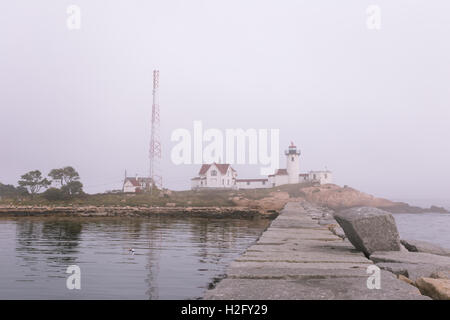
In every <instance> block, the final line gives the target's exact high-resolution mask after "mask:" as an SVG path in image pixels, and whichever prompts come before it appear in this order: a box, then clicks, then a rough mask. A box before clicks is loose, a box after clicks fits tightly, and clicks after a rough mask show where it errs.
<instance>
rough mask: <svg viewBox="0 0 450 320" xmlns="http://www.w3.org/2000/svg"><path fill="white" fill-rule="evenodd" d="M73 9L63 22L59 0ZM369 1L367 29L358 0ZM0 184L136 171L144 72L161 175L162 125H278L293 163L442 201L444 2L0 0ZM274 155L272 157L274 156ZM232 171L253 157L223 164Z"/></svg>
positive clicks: (169, 167)
mask: <svg viewBox="0 0 450 320" xmlns="http://www.w3.org/2000/svg"><path fill="white" fill-rule="evenodd" d="M69 4H75V5H77V6H79V7H80V8H81V29H79V30H69V29H68V27H67V25H66V22H67V21H66V20H67V18H68V14H67V13H66V9H67V6H68V5H69ZM372 4H376V5H378V6H379V7H380V8H381V29H380V30H371V29H369V28H368V27H367V26H366V20H367V13H366V8H367V7H368V6H369V5H372ZM0 10H1V14H2V19H1V20H0V41H1V44H0V147H1V148H0V152H1V155H0V182H2V183H10V184H16V183H17V180H18V179H19V178H20V175H22V174H23V173H25V172H27V171H30V170H34V169H39V170H41V171H42V172H43V173H44V174H47V173H48V172H49V171H50V170H51V169H52V168H57V167H61V166H65V165H72V166H74V167H75V168H76V169H77V170H78V171H79V172H80V175H81V180H82V182H83V184H84V186H85V190H86V191H87V192H92V193H93V192H102V191H104V190H111V189H120V188H121V181H122V179H123V176H124V171H125V170H127V172H128V175H131V176H132V175H135V174H139V175H147V174H148V170H149V159H148V153H149V140H150V116H151V105H152V71H153V69H159V70H160V92H159V101H160V108H161V140H162V144H163V161H162V175H163V183H164V186H165V187H167V188H170V189H176V190H179V189H188V188H189V187H190V178H192V177H194V176H195V175H196V174H197V172H198V170H199V165H178V166H177V165H175V164H173V163H172V162H171V160H170V152H171V149H172V147H173V146H174V145H175V144H176V143H174V142H172V141H171V140H170V136H171V133H172V132H173V131H174V130H176V129H178V128H186V129H189V130H192V129H193V121H196V120H200V121H202V123H203V126H204V127H205V128H217V129H220V130H226V129H228V128H243V129H248V128H256V129H279V130H280V152H282V151H283V150H284V149H285V148H286V147H287V146H288V144H289V143H290V141H293V142H294V143H295V144H296V145H297V146H298V147H299V148H300V149H301V152H302V155H301V172H305V171H309V170H323V169H325V167H327V168H328V169H330V170H332V171H333V175H334V181H335V182H336V183H337V184H340V185H349V186H352V187H355V188H357V189H359V190H362V191H365V192H368V193H371V194H374V195H377V196H383V197H387V198H390V199H411V200H412V201H414V200H417V201H419V200H423V199H435V200H433V201H435V202H436V201H437V202H438V203H437V204H439V202H442V203H443V202H445V201H447V202H448V203H450V201H449V199H450V196H449V190H450V170H449V169H448V165H449V164H450V148H449V143H448V137H450V125H449V123H450V109H449V102H450V90H449V85H450V81H449V80H450V63H449V62H450V42H449V41H448V39H449V35H450V20H449V18H448V13H449V10H450V4H449V3H448V1H444V0H442V1H438V0H436V1H432V2H429V1H425V0H421V1H412V0H397V1H376V3H374V2H373V1H361V0H359V1H357V0H354V1H333V0H329V1H325V0H323V1H312V0H310V1H299V0H296V1H293V0H292V1H291V0H289V1H288V0H283V1H273V0H272V1H266V0H251V1H237V0H228V1H217V0H203V1H200V0H189V1H181V0H180V1H176V0H165V1H117V0H116V1H113V0H108V1H105V0H103V1H100V0H97V1H80V0H74V1H72V3H66V2H61V1H57V0H54V1H44V0H42V1H21V0H16V1H2V2H1V3H0ZM280 166H281V167H282V168H283V167H285V159H284V156H283V155H282V154H280ZM234 167H235V168H236V169H237V170H238V174H239V177H240V178H251V177H255V178H256V177H260V176H259V169H260V166H259V165H235V166H234Z"/></svg>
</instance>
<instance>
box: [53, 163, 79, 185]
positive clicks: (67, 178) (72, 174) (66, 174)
mask: <svg viewBox="0 0 450 320" xmlns="http://www.w3.org/2000/svg"><path fill="white" fill-rule="evenodd" d="M48 176H49V177H50V178H52V181H56V182H58V183H59V185H60V186H61V187H63V186H65V185H67V184H68V183H71V182H74V181H78V180H80V175H79V174H78V172H77V171H76V170H75V169H74V168H73V167H70V166H68V167H64V168H60V169H53V170H52V171H50V173H49V174H48Z"/></svg>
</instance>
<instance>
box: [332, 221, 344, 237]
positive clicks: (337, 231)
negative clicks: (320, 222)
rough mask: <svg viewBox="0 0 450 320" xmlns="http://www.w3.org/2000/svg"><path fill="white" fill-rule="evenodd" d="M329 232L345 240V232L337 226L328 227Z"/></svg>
mask: <svg viewBox="0 0 450 320" xmlns="http://www.w3.org/2000/svg"><path fill="white" fill-rule="evenodd" d="M328 230H330V231H331V232H332V233H333V234H334V235H336V236H338V237H339V238H341V239H344V240H345V232H344V230H342V228H341V227H339V226H338V225H336V224H330V225H328Z"/></svg>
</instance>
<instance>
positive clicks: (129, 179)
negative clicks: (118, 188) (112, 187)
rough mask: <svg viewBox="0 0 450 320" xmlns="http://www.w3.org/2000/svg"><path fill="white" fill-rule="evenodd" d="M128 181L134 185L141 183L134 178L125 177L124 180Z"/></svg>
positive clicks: (138, 185)
mask: <svg viewBox="0 0 450 320" xmlns="http://www.w3.org/2000/svg"><path fill="white" fill-rule="evenodd" d="M127 181H130V182H131V184H132V185H133V186H134V187H140V186H141V184H140V183H139V182H138V181H137V179H136V178H125V182H127Z"/></svg>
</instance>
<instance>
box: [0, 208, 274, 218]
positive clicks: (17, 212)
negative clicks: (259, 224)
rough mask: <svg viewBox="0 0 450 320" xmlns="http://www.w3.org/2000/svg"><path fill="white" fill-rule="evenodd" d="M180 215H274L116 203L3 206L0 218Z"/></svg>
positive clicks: (271, 213)
mask: <svg viewBox="0 0 450 320" xmlns="http://www.w3.org/2000/svg"><path fill="white" fill-rule="evenodd" d="M155 215H164V216H183V217H206V218H255V217H260V218H271V219H272V218H275V217H276V216H277V215H278V212H277V211H275V210H263V209H258V208H249V207H176V206H166V207H150V206H149V207H130V206H128V207H117V206H111V207H107V206H102V207H99V206H73V207H50V206H3V207H0V217H24V216H39V217H44V216H55V217H146V216H155Z"/></svg>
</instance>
